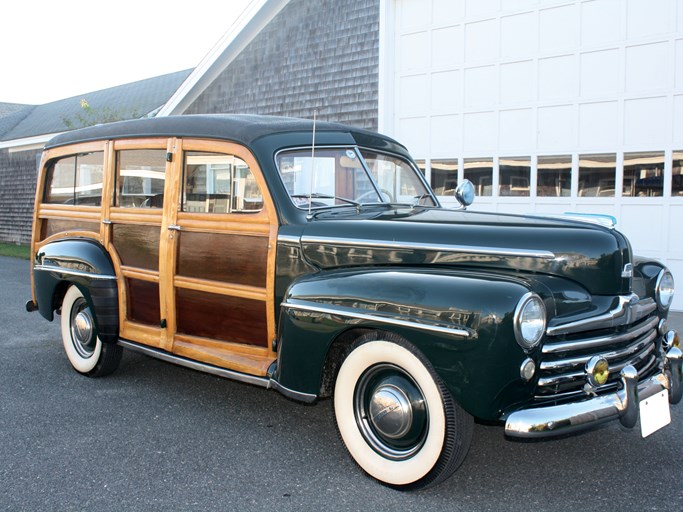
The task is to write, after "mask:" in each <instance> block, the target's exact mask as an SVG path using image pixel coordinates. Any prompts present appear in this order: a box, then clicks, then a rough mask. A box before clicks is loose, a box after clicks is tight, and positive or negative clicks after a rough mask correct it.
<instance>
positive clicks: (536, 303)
mask: <svg viewBox="0 0 683 512" xmlns="http://www.w3.org/2000/svg"><path fill="white" fill-rule="evenodd" d="M546 323H547V315H546V311H545V304H544V303H543V300H542V299H541V298H540V297H539V296H538V295H536V294H535V293H532V292H529V293H526V294H524V296H522V298H521V299H519V302H518V303H517V307H516V308H515V315H514V317H513V326H514V331H515V339H516V340H517V343H518V344H519V345H520V346H521V347H522V348H523V349H524V350H531V349H532V348H534V347H535V346H536V345H538V343H539V342H540V341H541V338H543V334H544V333H545V328H546Z"/></svg>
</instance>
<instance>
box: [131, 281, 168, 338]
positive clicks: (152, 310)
mask: <svg viewBox="0 0 683 512" xmlns="http://www.w3.org/2000/svg"><path fill="white" fill-rule="evenodd" d="M126 287H127V289H128V320H132V321H133V322H139V323H141V324H145V325H151V326H157V327H158V326H159V321H160V320H161V312H160V309H159V285H158V283H152V282H149V281H140V280H137V279H126Z"/></svg>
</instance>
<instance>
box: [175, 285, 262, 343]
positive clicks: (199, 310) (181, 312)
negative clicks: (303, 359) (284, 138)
mask: <svg viewBox="0 0 683 512" xmlns="http://www.w3.org/2000/svg"><path fill="white" fill-rule="evenodd" d="M175 299H176V322H177V332H178V334H187V335H192V336H200V337H203V338H211V339H216V340H223V341H230V342H234V343H247V344H250V345H258V346H262V347H266V346H268V328H267V319H266V310H265V308H264V304H263V302H262V301H256V300H249V299H243V298H239V297H230V296H225V295H217V294H213V293H205V292H200V291H196V290H188V289H183V288H177V289H176V297H175Z"/></svg>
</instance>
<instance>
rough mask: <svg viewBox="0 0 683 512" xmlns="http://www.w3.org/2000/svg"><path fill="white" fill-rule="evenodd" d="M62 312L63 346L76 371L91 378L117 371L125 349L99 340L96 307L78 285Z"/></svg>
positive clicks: (67, 298) (65, 298)
mask: <svg viewBox="0 0 683 512" xmlns="http://www.w3.org/2000/svg"><path fill="white" fill-rule="evenodd" d="M61 309H62V319H61V327H62V343H63V344H64V351H65V352H66V355H67V357H68V358H69V362H70V363H71V366H73V368H74V370H76V371H77V372H79V373H82V374H84V375H88V376H90V377H98V376H103V375H106V374H108V373H111V372H113V371H114V370H115V369H116V368H117V367H118V365H119V362H120V360H121V353H122V350H123V349H122V348H121V347H120V346H119V345H116V344H112V343H102V341H101V340H100V339H99V338H98V337H97V332H96V329H95V320H94V317H93V311H92V308H91V307H90V305H89V304H88V301H87V300H86V299H85V297H84V296H83V293H81V291H80V290H79V289H78V287H77V286H71V287H70V288H69V289H68V290H67V292H66V294H65V295H64V300H63V301H62V308H61Z"/></svg>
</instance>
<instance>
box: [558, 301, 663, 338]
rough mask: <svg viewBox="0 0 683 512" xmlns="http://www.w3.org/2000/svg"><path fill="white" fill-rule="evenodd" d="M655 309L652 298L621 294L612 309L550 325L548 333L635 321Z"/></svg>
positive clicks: (576, 330) (578, 330) (655, 305)
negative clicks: (580, 318) (640, 298)
mask: <svg viewBox="0 0 683 512" xmlns="http://www.w3.org/2000/svg"><path fill="white" fill-rule="evenodd" d="M655 309H657V304H656V303H655V301H654V300H652V299H650V298H647V299H643V300H642V301H641V300H639V298H638V296H637V295H636V294H635V293H632V294H631V295H620V296H619V304H618V305H617V306H616V307H615V308H614V309H612V310H611V311H608V312H607V313H604V314H602V315H598V316H594V317H590V318H584V319H583V320H577V321H575V322H569V323H566V324H561V325H556V326H554V327H548V329H547V330H546V334H548V335H549V336H557V335H559V334H571V333H575V332H581V331H589V330H594V329H602V328H607V327H615V326H617V325H624V324H628V323H633V322H636V321H638V320H640V319H641V318H643V317H645V316H647V315H649V314H650V313H651V312H653V311H654V310H655Z"/></svg>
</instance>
